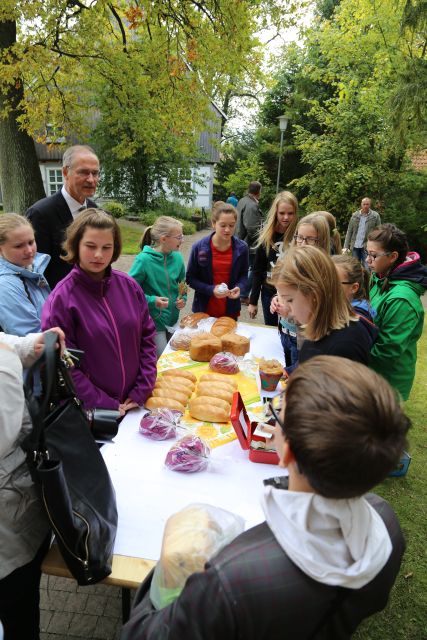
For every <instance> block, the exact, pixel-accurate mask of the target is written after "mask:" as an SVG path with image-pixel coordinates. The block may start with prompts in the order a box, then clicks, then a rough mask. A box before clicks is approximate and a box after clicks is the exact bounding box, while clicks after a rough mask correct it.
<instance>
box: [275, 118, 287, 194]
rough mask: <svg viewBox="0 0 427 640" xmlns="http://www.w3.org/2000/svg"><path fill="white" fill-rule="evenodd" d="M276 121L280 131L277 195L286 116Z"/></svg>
mask: <svg viewBox="0 0 427 640" xmlns="http://www.w3.org/2000/svg"><path fill="white" fill-rule="evenodd" d="M278 121H279V129H280V154H279V166H278V168H277V184H276V193H279V182H280V168H281V166H282V150H283V136H284V135H285V131H286V129H287V127H288V122H289V118H288V116H279V117H278Z"/></svg>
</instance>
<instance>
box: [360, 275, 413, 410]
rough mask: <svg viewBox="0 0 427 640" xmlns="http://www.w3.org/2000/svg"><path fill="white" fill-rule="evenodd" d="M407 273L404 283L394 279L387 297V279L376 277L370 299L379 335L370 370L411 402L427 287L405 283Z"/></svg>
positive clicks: (373, 279) (374, 277)
mask: <svg viewBox="0 0 427 640" xmlns="http://www.w3.org/2000/svg"><path fill="white" fill-rule="evenodd" d="M402 266H403V265H402ZM420 267H422V266H421V265H420ZM422 268H424V269H425V267H422ZM404 272H405V269H402V270H401V273H400V277H401V278H402V279H396V280H395V279H393V274H392V275H391V279H390V281H389V289H388V290H387V291H385V292H384V293H381V287H382V284H383V282H384V279H383V278H379V277H378V276H377V275H376V274H372V280H371V290H370V299H371V304H372V306H373V307H374V309H375V310H376V312H377V315H376V316H375V324H376V325H377V326H378V329H379V335H378V338H377V340H376V342H375V343H374V345H373V347H372V349H371V360H370V366H371V367H372V369H375V371H377V373H380V374H381V375H382V376H383V377H384V378H385V379H386V380H388V382H389V383H390V384H391V385H392V387H394V388H395V389H396V390H397V391H399V392H400V394H401V396H402V398H403V399H404V400H407V399H408V397H409V393H410V391H411V388H412V383H413V381H414V377H415V365H416V362H417V341H418V339H419V337H420V336H421V334H422V331H423V321H424V309H423V305H422V303H421V300H420V296H421V295H422V294H423V293H424V290H425V285H423V284H421V283H420V281H419V280H418V281H412V280H409V279H408V280H405V279H403V278H404ZM405 275H406V274H405ZM408 277H411V276H410V274H409V273H408Z"/></svg>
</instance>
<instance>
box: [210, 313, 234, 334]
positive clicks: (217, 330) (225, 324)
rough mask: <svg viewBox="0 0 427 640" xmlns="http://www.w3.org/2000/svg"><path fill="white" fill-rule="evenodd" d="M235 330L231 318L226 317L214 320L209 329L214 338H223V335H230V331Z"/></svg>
mask: <svg viewBox="0 0 427 640" xmlns="http://www.w3.org/2000/svg"><path fill="white" fill-rule="evenodd" d="M236 329H237V322H236V321H235V320H233V318H229V317H228V316H222V317H221V318H218V320H215V322H214V323H213V325H212V327H211V333H213V334H214V336H219V337H220V336H223V335H224V334H225V333H230V332H231V331H235V330H236Z"/></svg>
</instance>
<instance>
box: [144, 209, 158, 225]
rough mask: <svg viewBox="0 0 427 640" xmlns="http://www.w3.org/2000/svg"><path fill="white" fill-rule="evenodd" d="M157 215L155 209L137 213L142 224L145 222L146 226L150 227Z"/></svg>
mask: <svg viewBox="0 0 427 640" xmlns="http://www.w3.org/2000/svg"><path fill="white" fill-rule="evenodd" d="M159 215H160V214H159V213H158V212H157V211H145V212H144V213H140V214H139V219H140V220H141V223H142V224H145V226H146V227H151V225H152V224H154V223H155V221H156V220H157V218H158V217H159Z"/></svg>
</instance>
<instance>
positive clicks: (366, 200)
mask: <svg viewBox="0 0 427 640" xmlns="http://www.w3.org/2000/svg"><path fill="white" fill-rule="evenodd" d="M360 208H361V210H362V211H363V213H368V211H369V209H370V208H371V201H370V200H369V198H363V200H362V203H361V207H360Z"/></svg>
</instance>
